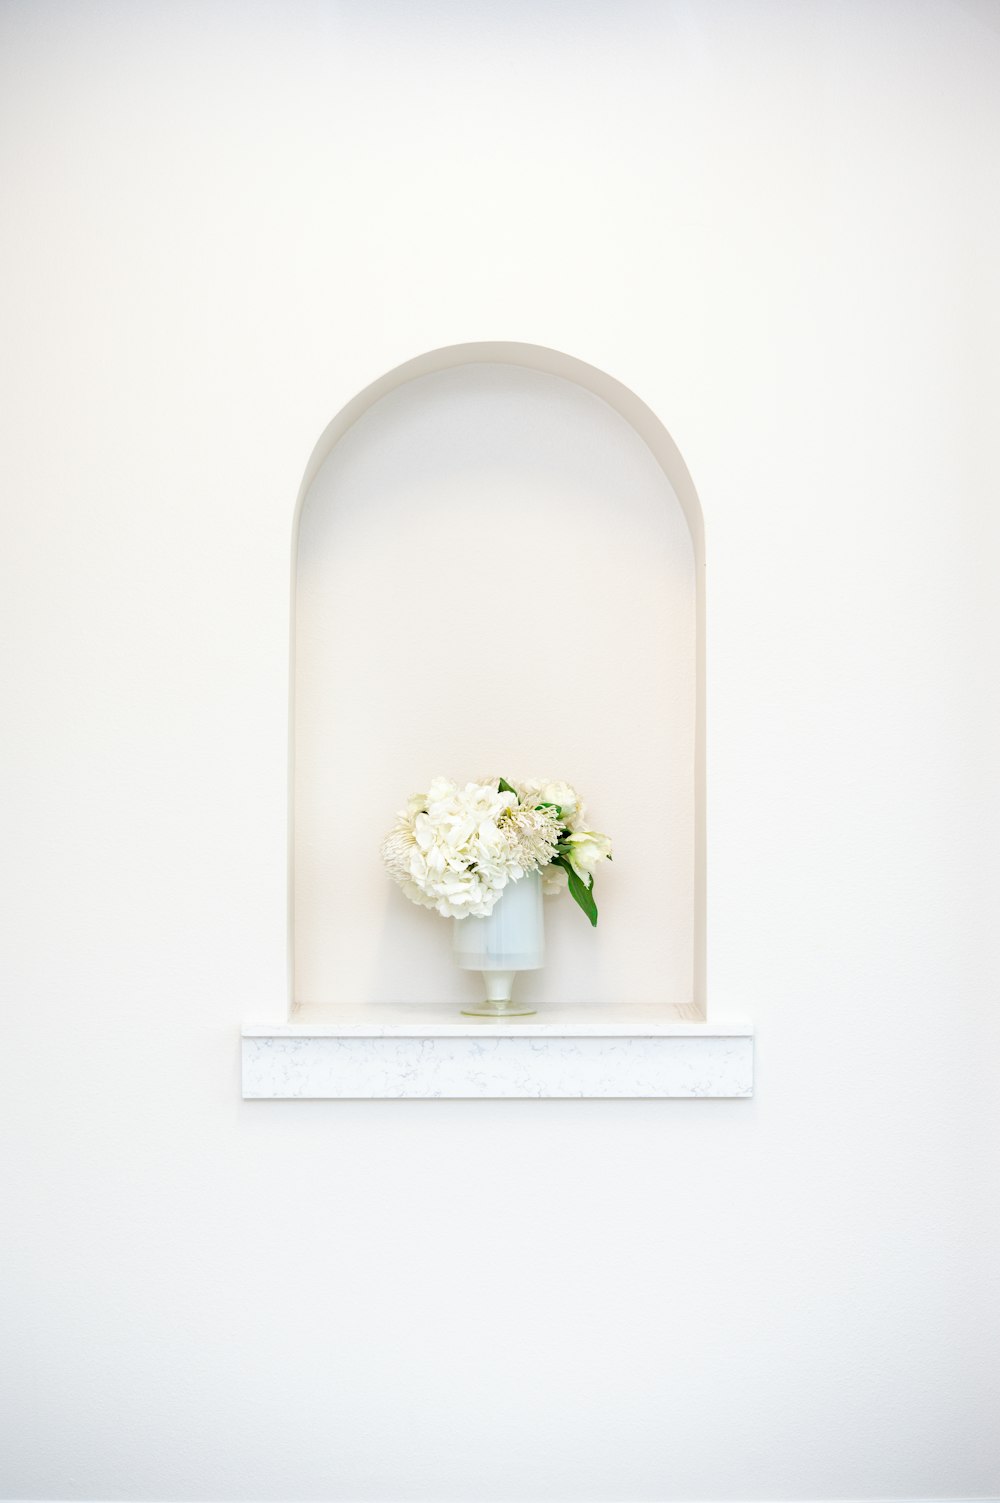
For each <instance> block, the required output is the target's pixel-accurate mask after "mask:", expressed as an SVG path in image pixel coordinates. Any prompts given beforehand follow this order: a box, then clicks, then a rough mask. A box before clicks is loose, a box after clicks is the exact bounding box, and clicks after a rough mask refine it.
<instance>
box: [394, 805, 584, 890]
mask: <svg viewBox="0 0 1000 1503" xmlns="http://www.w3.org/2000/svg"><path fill="white" fill-rule="evenodd" d="M500 782H501V779H499V778H486V779H484V780H483V781H482V782H479V783H466V784H465V786H464V787H459V785H458V784H457V783H453V782H451V781H450V780H449V779H448V778H435V779H434V781H433V782H432V783H431V785H430V787H429V788H428V790H427V792H426V793H419V794H414V795H413V797H412V798H410V799H409V800H408V801H407V805H406V808H405V809H401V810H400V812H399V815H398V816H397V819H396V824H395V825H394V827H393V829H392V830H390V832H389V834H388V835H387V836H386V838H385V840H384V841H383V844H382V859H383V860H384V862H385V865H386V867H387V869H388V871H389V874H390V876H391V877H392V878H393V880H394V881H396V882H398V883H399V885H400V887H401V888H402V889H403V892H404V893H405V894H406V896H407V897H408V898H409V899H410V900H411V901H412V902H414V903H419V904H420V905H421V906H422V907H424V908H433V909H434V910H435V911H436V912H438V913H440V914H442V915H444V917H446V918H465V917H466V916H468V915H470V914H472V915H475V916H477V917H481V918H486V917H487V916H488V915H489V914H490V913H492V911H493V909H494V907H495V906H496V903H497V900H498V899H499V897H500V895H501V893H502V892H503V890H504V888H505V887H506V886H507V884H508V883H509V882H519V881H520V879H521V878H522V877H524V876H526V875H527V874H528V873H529V872H541V874H542V886H543V890H544V891H545V892H546V893H552V892H558V891H560V890H562V889H563V888H565V886H566V873H565V871H564V870H562V869H561V868H559V867H557V866H554V865H553V864H552V863H553V861H554V860H555V859H557V852H558V851H559V850H563V851H564V852H565V856H566V859H567V860H568V861H569V862H570V864H571V865H572V867H573V869H574V870H575V871H576V872H577V874H578V875H579V876H580V877H581V879H582V880H583V881H584V882H586V883H587V884H588V886H589V885H592V881H593V874H594V870H595V868H596V867H597V865H598V864H599V863H600V862H601V861H603V860H605V859H606V858H607V859H610V857H611V842H610V840H609V839H608V837H607V836H606V835H599V834H597V832H596V831H594V830H587V829H585V828H584V821H585V816H584V812H583V805H582V804H581V802H580V799H579V796H578V794H577V792H576V790H575V789H574V788H571V787H570V785H569V784H568V783H559V782H530V783H522V784H520V785H519V786H518V788H517V790H516V791H514V790H513V789H511V788H510V787H508V788H507V789H506V790H505V791H504V792H500ZM578 901H579V898H578ZM581 906H584V905H582V904H581ZM585 911H586V910H585Z"/></svg>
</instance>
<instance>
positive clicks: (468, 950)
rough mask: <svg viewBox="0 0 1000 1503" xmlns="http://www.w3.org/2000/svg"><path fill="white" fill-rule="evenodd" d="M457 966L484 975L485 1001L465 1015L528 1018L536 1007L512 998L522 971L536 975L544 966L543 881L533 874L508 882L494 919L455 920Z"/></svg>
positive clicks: (492, 915) (466, 1008)
mask: <svg viewBox="0 0 1000 1503" xmlns="http://www.w3.org/2000/svg"><path fill="white" fill-rule="evenodd" d="M453 947H454V951H455V960H456V963H457V964H458V965H459V966H460V967H461V968H462V970H464V971H482V973H483V981H484V982H485V985H486V997H485V999H484V1001H482V1002H481V1003H479V1005H478V1006H476V1007H463V1008H462V1012H463V1013H466V1014H468V1015H469V1016H470V1017H476V1018H510V1017H527V1016H529V1015H530V1014H531V1013H533V1012H534V1011H535V1009H534V1008H533V1007H521V1006H519V1005H518V1004H517V1003H516V1002H514V1001H512V1000H511V989H512V987H513V985H514V977H515V975H516V974H517V972H518V971H537V970H539V969H540V968H541V967H542V966H543V965H544V963H545V913H544V907H543V899H542V879H541V876H540V875H539V873H538V872H531V873H530V874H529V875H528V876H526V877H522V878H521V880H520V881H519V882H508V884H507V886H506V887H505V888H504V890H503V892H502V893H501V895H500V897H499V899H498V900H497V902H496V905H495V906H494V909H493V912H492V913H491V914H490V916H489V918H472V917H470V918H462V919H455V921H454V941H453Z"/></svg>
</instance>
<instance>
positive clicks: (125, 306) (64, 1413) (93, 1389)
mask: <svg viewBox="0 0 1000 1503" xmlns="http://www.w3.org/2000/svg"><path fill="white" fill-rule="evenodd" d="M998 82H1000V22H998V17H997V9H996V7H995V6H991V5H988V4H984V3H980V4H974V3H958V0H950V3H949V0H927V3H922V4H912V3H903V0H898V3H897V0H875V3H865V4H862V3H859V0H843V3H833V0H830V3H817V0H805V3H801V4H795V5H791V4H787V3H783V0H752V3H749V4H744V3H736V0H730V3H726V0H702V3H697V4H694V3H681V0H677V3H670V0H666V3H663V4H659V5H652V4H649V5H647V4H635V5H623V6H615V5H607V6H602V5H597V4H583V5H579V6H565V5H557V4H545V3H543V4H540V5H527V4H521V3H515V4H512V5H508V6H487V5H485V4H470V5H462V6H459V5H450V4H445V3H433V4H426V5H424V4H421V5H413V6H403V5H392V4H387V3H381V0H375V3H364V4H363V3H361V0H344V3H331V4H329V5H326V4H319V3H312V0H290V3H288V4H283V5H280V6H278V5H274V6H268V5H239V6H237V5H231V4H228V3H222V0H205V3H200V4H198V5H193V4H184V3H182V4H173V3H170V4H168V3H166V0H164V3H153V0H150V3H145V4H142V5H135V4H129V3H124V0H122V3H116V4H111V3H96V0H95V3H90V0H83V3H80V4H70V3H68V0H67V3H61V4H60V3H51V0H31V3H28V0H8V3H6V4H4V5H3V6H2V7H0V173H2V184H3V203H4V219H5V233H4V235H3V237H2V239H0V348H2V358H0V380H2V382H3V393H2V401H3V413H4V422H3V425H2V436H0V495H2V498H3V525H4V541H3V548H2V553H0V571H2V577H0V612H2V615H3V629H2V634H0V641H2V643H3V664H2V672H3V691H4V700H3V702H4V705H5V711H6V714H5V729H4V736H3V754H4V766H5V776H4V779H3V787H4V793H5V795H6V800H7V808H6V811H5V816H4V826H3V828H4V838H3V852H4V861H3V873H4V884H5V885H4V893H3V915H4V923H3V931H4V933H3V940H2V958H0V965H2V977H0V986H2V995H3V999H4V1022H3V1044H2V1049H0V1073H2V1077H3V1084H2V1089H0V1132H2V1136H0V1142H2V1145H3V1147H2V1150H0V1157H2V1170H3V1184H2V1187H0V1193H2V1200H0V1204H2V1208H3V1209H2V1225H0V1240H2V1243H3V1280H2V1294H0V1303H2V1306H3V1334H2V1340H0V1415H2V1416H3V1420H2V1424H3V1430H4V1435H3V1444H2V1445H0V1494H2V1495H4V1496H7V1497H12V1498H24V1499H27V1498H33V1499H35V1498H37V1499H105V1498H107V1499H110V1498H117V1499H139V1498H142V1499H159V1500H170V1499H178V1500H181V1499H183V1500H192V1503H194V1500H199V1499H200V1500H213V1499H218V1500H223V1499H225V1500H230V1499H231V1500H241V1499H247V1500H249V1499H254V1500H258V1499H259V1500H274V1503H277V1500H281V1499H294V1498H301V1499H329V1500H345V1503H346V1500H356V1499H371V1500H390V1499H413V1500H428V1503H430V1500H456V1503H457V1500H468V1499H484V1500H525V1503H527V1500H547V1503H548V1500H581V1503H591V1500H593V1503H597V1500H624V1499H644V1500H668V1499H669V1500H684V1499H687V1500H699V1499H700V1500H709V1499H712V1500H716V1499H733V1500H736V1499H753V1498H757V1499H765V1498H767V1499H799V1498H820V1499H831V1500H832V1499H844V1498H878V1497H881V1498H885V1497H922V1498H927V1497H976V1496H989V1495H994V1496H995V1495H1000V1458H998V1442H997V1433H996V1426H995V1416H996V1413H997V1409H998V1407H1000V1405H998V1392H997V1373H996V1352H997V1341H996V1334H997V1329H998V1317H1000V1309H998V1286H997V1281H996V1277H995V1272H994V1270H995V1267H996V1264H997V1252H998V1230H1000V1228H998V1222H997V1217H998V1212H997V1196H996V1184H997V1181H998V1168H1000V1166H998V1164H997V1143H998V1137H1000V1135H998V1132H997V1128H998V1125H1000V1124H998V1120H997V1095H996V1063H997V1051H998V1031H997V1030H998V1021H997V1007H996V977H997V973H998V969H1000V968H998V959H1000V956H998V934H997V930H998V926H997V924H996V922H995V914H996V904H997V896H998V880H997V879H998V870H997V850H998V848H1000V840H998V836H1000V830H998V822H997V816H996V796H995V778H996V766H997V762H998V752H1000V745H998V742H1000V737H998V725H997V716H996V694H995V685H996V681H997V674H998V669H1000V648H998V640H1000V633H998V630H997V627H998V620H997V604H996V599H995V588H994V578H995V570H996V565H995V559H996V549H997V541H998V539H997V522H996V517H997V506H996V496H997V493H998V482H1000V459H998V454H1000V448H998V445H997V443H996V441H995V428H996V412H997V407H998V396H1000V391H998V387H1000V380H998V356H997V351H998V349H1000V338H998V335H1000V298H998V291H997V281H996V266H997V264H998V262H1000V210H998V202H1000V200H998V196H997V193H996V183H997V169H998V165H1000V163H998V157H1000V88H998ZM478 340H512V341H525V342H527V343H532V344H537V345H541V346H545V347H548V348H551V349H555V350H562V351H565V352H567V353H569V354H571V355H573V356H575V357H577V358H579V359H581V360H584V361H587V362H589V363H591V364H592V365H594V366H596V367H598V368H599V369H600V370H603V371H606V372H608V373H609V374H610V375H611V376H613V377H615V378H616V379H618V380H619V381H622V382H624V383H625V385H626V386H628V387H629V388H630V389H631V390H632V391H634V392H635V393H636V394H637V396H638V397H640V398H641V399H642V400H643V401H644V402H646V403H648V405H649V406H650V408H652V410H653V411H654V412H655V413H656V414H657V416H658V417H659V418H660V419H661V420H662V421H663V423H664V424H665V425H666V427H667V429H668V430H669V431H670V433H671V434H672V436H673V438H674V440H675V441H676V443H677V445H678V446H679V448H680V451H681V453H682V454H683V456H684V459H685V460H686V462H687V465H688V467H689V469H690V471H691V474H692V476H693V478H694V481H695V484H696V486H697V488H698V493H699V495H700V498H701V502H702V506H703V509H704V515H705V527H706V553H707V613H708V614H707V683H708V705H707V726H708V765H707V782H708V976H709V1005H710V1008H713V1009H715V1010H716V1011H737V1012H743V1013H746V1014H747V1015H749V1016H750V1017H752V1018H753V1019H754V1020H755V1022H756V1024H757V1094H756V1097H755V1099H754V1100H753V1101H752V1102H736V1101H729V1102H727V1101H711V1102H691V1101H673V1102H611V1101H594V1102H559V1101H548V1102H544V1101H543V1102H533V1101H517V1102H506V1103H504V1102H480V1103H462V1102H426V1103H424V1102H421V1103H415V1102H410V1103H405V1102H385V1103H376V1102H358V1103H346V1102H344V1103H322V1102H316V1103H300V1102H282V1103H259V1102H251V1103H241V1101H240V1099H239V1081H238V1074H237V1065H238V1051H237V1036H238V1029H239V1024H240V1022H241V1021H242V1020H244V1019H250V1018H257V1019H261V1018H268V1017H276V1016H280V1014H281V1012H282V1011H283V1008H284V1004H285V994H286V953H285V946H286V924H285V906H286V875H287V873H286V837H287V826H286V816H287V802H286V772H287V703H288V629H289V597H288V580H289V547H290V537H291V528H292V519H293V511H294V506H295V500H296V495H297V491H298V487H299V483H300V480H301V477H302V474H303V470H304V468H305V465H306V462H307V460H308V457H309V454H310V452H311V451H312V449H313V446H314V445H315V443H316V441H317V438H318V436H319V435H320V433H321V432H322V431H323V429H324V427H325V425H326V424H327V423H328V422H329V421H330V419H331V418H332V417H333V416H334V414H335V413H337V412H338V411H339V410H340V409H341V408H342V407H343V406H344V404H345V403H347V402H349V401H350V400H351V399H352V398H353V397H354V396H355V394H356V393H357V392H358V391H359V390H360V389H361V388H363V387H364V386H365V385H367V383H369V382H370V381H373V380H375V379H377V378H378V377H379V376H381V375H382V374H383V373H384V372H386V371H388V370H390V369H392V368H393V367H395V366H397V365H399V364H400V363H401V362H403V361H406V360H409V359H411V358H413V357H415V356H417V355H419V354H421V352H423V351H426V350H431V349H435V348H438V347H441V346H444V345H449V344H456V343H463V342H466V341H478ZM628 504H629V505H630V506H633V505H635V506H638V505H641V504H643V503H642V502H641V498H637V497H636V496H635V495H631V496H630V498H629V502H628ZM602 525H603V524H602ZM609 526H610V524H609ZM369 542H371V540H370V539H369ZM608 547H609V550H611V552H612V553H614V554H615V556H616V557H620V558H621V559H622V560H623V562H622V564H621V567H622V568H625V569H627V568H630V567H631V568H639V567H641V566H640V565H639V564H636V563H632V564H630V563H629V562H628V559H629V557H630V556H631V555H629V553H628V551H627V549H626V548H625V547H624V544H623V540H622V538H621V537H620V536H619V535H617V534H615V533H614V531H613V530H609V533H608ZM563 619H564V618H563V615H562V613H561V612H556V611H555V610H554V609H553V610H551V611H543V612H542V613H541V617H540V620H539V631H540V632H542V633H552V634H553V635H555V634H558V633H559V632H560V631H561V630H563V629H564V625H563ZM588 629H589V628H588ZM435 646H436V642H435V633H434V631H433V630H428V629H427V627H426V626H425V627H424V629H423V634H422V639H421V648H422V650H423V651H426V653H427V654H429V655H430V654H433V652H434V651H435ZM406 650H407V652H408V653H409V652H411V651H412V643H408V644H407V647H406ZM571 650H572V645H571V643H568V644H567V651H568V652H570V651H571ZM572 671H573V672H574V673H575V672H576V671H577V670H576V668H574V669H573V670H572ZM361 702H362V703H363V701H361ZM607 734H608V728H607V726H606V725H604V724H602V725H601V726H600V735H601V736H602V737H603V736H606V735H607ZM628 766H629V761H628V759H627V758H623V760H622V769H623V771H622V774H621V775H622V776H627V768H628ZM634 766H635V769H636V775H635V784H634V787H633V789H632V790H631V794H632V797H634V799H635V801H636V805H637V807H638V808H640V809H641V808H643V807H647V808H648V810H649V820H650V828H651V829H653V828H655V825H656V821H657V818H658V811H659V809H660V805H659V803H658V797H659V787H658V783H657V780H656V778H655V777H652V778H651V777H650V775H649V772H648V769H647V767H646V764H645V763H644V761H643V755H642V749H641V748H636V749H635V762H634ZM442 770H445V769H443V768H442ZM526 770H527V769H526ZM546 770H551V771H552V772H553V774H554V775H561V774H562V772H563V768H562V767H561V766H560V767H554V768H552V769H546ZM392 771H393V776H395V773H396V769H395V768H393V769H392ZM424 772H425V769H424V767H423V766H421V767H420V768H419V769H418V768H415V769H414V777H416V778H417V779H418V781H419V778H420V777H422V776H423V775H424ZM580 781H581V783H582V782H584V777H583V776H582V775H581V777H580ZM407 791H408V789H405V788H403V789H400V790H399V792H400V795H403V794H405V793H406V792H407ZM623 791H624V790H623V789H622V788H619V787H616V788H615V789H614V791H613V794H612V793H609V794H608V798H609V801H610V800H611V799H612V798H614V799H616V800H617V799H619V798H621V797H622V794H623ZM586 792H587V793H588V795H589V796H590V799H591V802H592V803H593V804H594V806H595V808H596V806H597V804H598V802H599V800H600V799H602V798H603V797H604V790H603V789H602V788H599V787H593V788H592V787H591V786H590V785H589V782H588V786H587V788H586ZM609 808H611V804H610V802H609ZM389 812H390V813H391V810H390V811H389ZM630 817H631V816H630ZM607 823H608V825H609V827H610V826H611V825H612V823H613V819H612V818H609V819H608V820H607ZM629 828H630V829H631V828H633V826H632V825H630V826H629ZM612 833H613V831H612ZM623 890H624V889H623ZM418 917H419V915H418ZM428 922H433V920H431V919H430V916H428ZM643 922H648V919H644V920H643Z"/></svg>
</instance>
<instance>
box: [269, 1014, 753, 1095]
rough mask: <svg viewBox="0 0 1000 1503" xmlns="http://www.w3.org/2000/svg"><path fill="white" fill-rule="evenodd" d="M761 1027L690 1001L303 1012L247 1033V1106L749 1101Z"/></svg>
mask: <svg viewBox="0 0 1000 1503" xmlns="http://www.w3.org/2000/svg"><path fill="white" fill-rule="evenodd" d="M752 1094H753V1027H752V1025H751V1024H750V1023H747V1022H745V1021H741V1020H725V1019H713V1020H712V1021H711V1022H704V1021H702V1020H701V1019H699V1018H698V1016H697V1013H696V1012H695V1010H694V1008H692V1007H687V1006H663V1007H629V1006H627V1005H624V1004H622V1005H618V1006H614V1007H587V1006H582V1005H581V1006H576V1007H574V1006H561V1007H547V1008H546V1009H545V1011H544V1012H543V1013H539V1014H537V1015H536V1016H533V1017H527V1018H519V1019H513V1020H511V1021H509V1022H496V1021H494V1020H493V1019H489V1018H465V1017H462V1016H461V1014H460V1013H458V1012H457V1011H456V1010H455V1008H453V1007H426V1006H422V1005H417V1004H405V1003H398V1004H378V1005H375V1004H368V1005H363V1006H354V1007H352V1006H343V1007H319V1006H308V1007H302V1006H300V1007H297V1008H296V1009H295V1011H294V1013H293V1015H292V1017H291V1018H290V1019H289V1020H288V1021H287V1022H282V1023H248V1024H247V1025H246V1026H245V1027H244V1028H243V1095H244V1097H245V1098H247V1099H249V1100H260V1099H272V1100H273V1099H278V1098H284V1099H288V1098H299V1099H314V1100H315V1099H385V1098H389V1097H414V1098H425V1099H428V1098H465V1099H468V1098H477V1097H478V1098H503V1097H602V1096H603V1097H712V1096H716V1097H746V1096H750V1095H752Z"/></svg>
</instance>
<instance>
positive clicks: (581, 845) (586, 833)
mask: <svg viewBox="0 0 1000 1503" xmlns="http://www.w3.org/2000/svg"><path fill="white" fill-rule="evenodd" d="M565 843H566V845H567V846H568V847H569V849H568V852H567V854H568V856H569V861H570V865H571V866H572V868H573V870H574V871H575V872H576V874H577V876H579V877H582V878H583V880H584V881H586V880H587V878H588V877H592V876H593V875H594V872H595V871H596V870H597V867H598V865H599V863H600V862H602V861H605V860H607V861H610V860H611V841H610V840H609V839H608V837H607V836H606V835H599V834H598V833H597V831H596V830H579V831H577V832H576V833H574V834H571V835H567V836H566V842H565Z"/></svg>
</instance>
